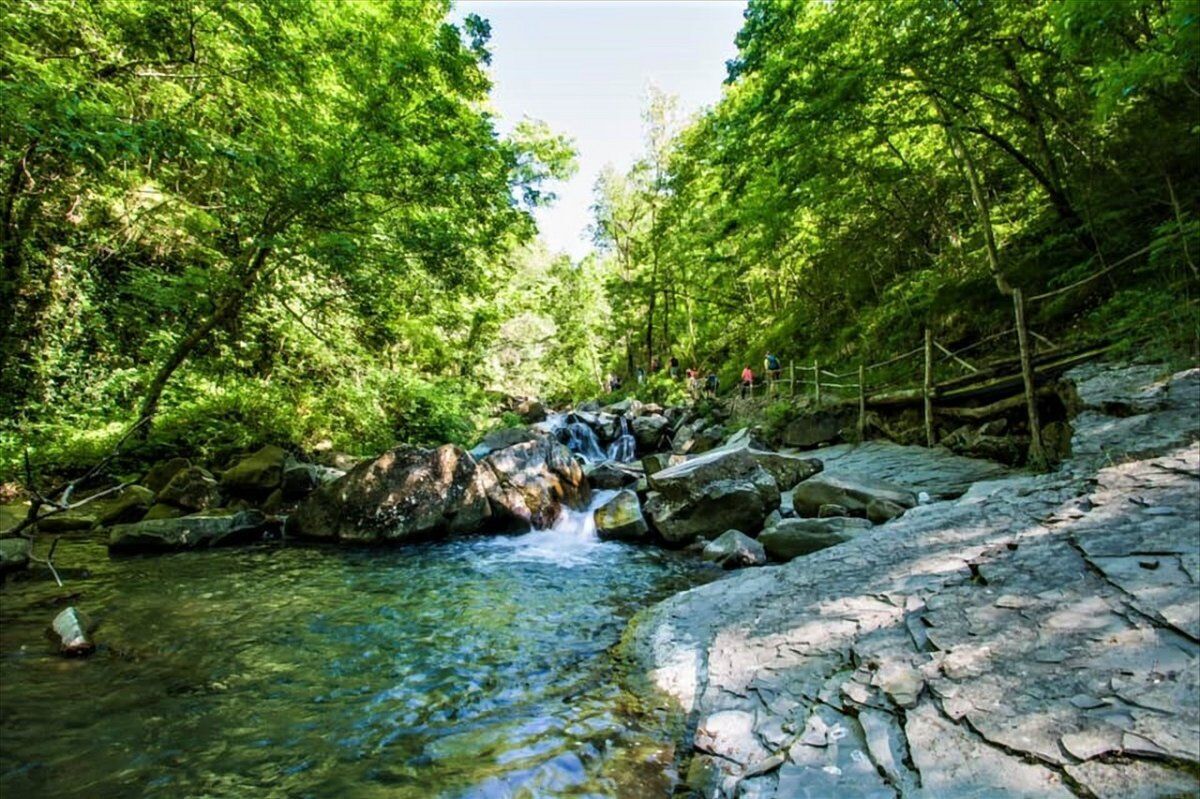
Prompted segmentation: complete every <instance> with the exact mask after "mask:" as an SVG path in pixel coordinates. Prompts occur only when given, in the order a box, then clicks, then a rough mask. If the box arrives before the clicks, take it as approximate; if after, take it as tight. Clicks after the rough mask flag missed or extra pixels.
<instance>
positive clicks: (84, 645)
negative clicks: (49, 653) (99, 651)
mask: <svg viewBox="0 0 1200 799" xmlns="http://www.w3.org/2000/svg"><path fill="white" fill-rule="evenodd" d="M89 624H90V622H89V621H88V618H87V616H85V615H83V614H82V613H80V612H79V611H78V610H76V609H75V608H74V607H69V608H67V609H65V610H64V611H63V612H62V613H59V614H58V615H57V616H55V617H54V623H53V625H52V626H53V628H54V632H55V633H56V634H57V635H58V637H59V638H60V639H61V643H60V644H59V648H58V651H59V652H60V653H61V654H63V655H66V656H68V657H71V656H74V655H90V654H91V653H92V651H93V650H95V648H96V645H95V644H93V643H92V642H91V640H90V639H89V638H88V637H87V628H88V626H89Z"/></svg>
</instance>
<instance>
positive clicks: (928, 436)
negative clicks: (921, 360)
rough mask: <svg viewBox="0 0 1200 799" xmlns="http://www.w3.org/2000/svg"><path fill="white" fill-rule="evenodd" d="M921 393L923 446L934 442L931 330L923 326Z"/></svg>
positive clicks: (930, 445) (929, 445) (931, 444)
mask: <svg viewBox="0 0 1200 799" xmlns="http://www.w3.org/2000/svg"><path fill="white" fill-rule="evenodd" d="M921 393H922V395H924V397H925V446H927V447H932V446H933V445H934V444H935V443H936V442H935V441H934V436H933V331H932V330H930V329H929V328H928V327H927V328H925V382H924V385H923V390H922V392H921Z"/></svg>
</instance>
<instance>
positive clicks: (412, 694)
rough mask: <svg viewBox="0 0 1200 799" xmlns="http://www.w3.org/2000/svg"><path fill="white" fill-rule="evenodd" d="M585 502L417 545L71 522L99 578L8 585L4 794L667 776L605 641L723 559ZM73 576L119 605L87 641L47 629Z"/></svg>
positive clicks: (570, 783)
mask: <svg viewBox="0 0 1200 799" xmlns="http://www.w3.org/2000/svg"><path fill="white" fill-rule="evenodd" d="M589 517H590V514H577V515H574V516H572V517H570V518H568V519H566V520H564V521H563V522H562V523H561V524H562V525H563V526H562V527H560V528H559V529H557V530H551V531H543V532H536V533H530V534H528V535H526V536H519V537H515V538H477V539H468V540H462V541H457V542H451V543H446V544H437V545H432V544H431V545H420V546H412V547H405V548H399V549H358V550H354V549H351V550H345V549H332V548H295V547H279V548H266V547H263V548H255V549H246V550H226V551H217V552H199V553H189V554H184V555H176V556H167V557H157V558H133V559H121V560H114V561H109V560H108V559H107V558H106V556H105V554H104V550H103V548H102V547H100V546H99V545H98V544H96V543H87V542H79V541H72V542H69V543H68V542H65V541H64V543H63V544H62V545H60V548H59V555H58V560H61V562H62V564H63V565H64V566H66V567H68V568H78V569H84V568H91V569H92V574H91V576H90V577H83V576H82V574H81V575H80V576H79V577H78V578H77V579H75V580H72V581H71V582H69V583H68V586H67V589H66V590H65V591H63V590H59V589H56V588H55V587H54V586H53V583H49V584H47V583H46V582H44V581H37V582H25V583H21V584H16V585H9V586H6V587H5V588H3V589H2V592H0V744H2V745H0V795H3V796H5V797H10V796H11V797H22V796H39V797H43V796H63V797H74V796H78V797H84V796H87V797H94V796H105V797H121V796H130V797H133V796H138V797H141V796H145V797H160V796H161V797H167V796H170V797H177V796H201V795H203V796H213V797H242V796H248V795H254V796H269V797H274V796H279V797H284V796H287V797H385V796H386V797H390V798H391V799H397V798H399V799H406V798H407V797H414V798H415V797H422V798H423V797H429V796H445V797H500V796H523V797H524V796H529V797H533V796H571V797H581V796H618V795H632V796H642V795H645V796H654V795H664V794H665V792H666V791H667V790H668V787H667V784H666V782H665V781H664V778H663V776H662V774H663V771H664V769H665V768H666V767H667V766H669V762H670V757H669V754H667V753H664V738H663V734H662V732H661V731H660V730H658V729H656V728H655V725H654V724H653V723H651V722H649V721H648V720H645V719H642V718H638V717H636V716H634V715H632V714H630V713H628V712H626V711H625V710H624V709H623V707H624V704H625V701H626V698H625V697H624V696H623V695H622V693H621V692H620V691H619V690H618V688H617V686H616V684H615V681H614V678H613V664H612V662H611V660H610V658H609V656H608V653H607V650H608V649H609V648H610V647H611V646H612V645H613V644H614V643H615V642H616V641H617V639H618V638H619V636H620V633H621V631H622V629H623V627H624V624H625V622H626V621H627V619H628V618H629V617H630V616H631V615H632V614H633V612H635V611H636V610H637V609H638V608H639V607H642V606H644V605H645V604H647V603H649V602H652V601H654V600H656V599H658V598H660V597H662V596H665V595H666V594H668V593H671V592H673V591H676V590H680V589H682V588H685V587H687V586H689V585H692V584H695V583H696V582H698V581H702V580H706V579H710V578H711V577H712V576H714V575H713V573H712V572H709V571H707V570H704V569H703V568H702V567H701V566H700V565H698V564H696V563H695V562H694V561H691V560H689V559H686V558H684V557H682V556H679V555H676V554H674V553H668V552H662V551H658V550H654V549H641V548H634V547H630V546H627V545H624V544H615V543H612V544H609V543H599V542H597V541H596V540H595V539H594V536H593V535H591V533H590V531H588V530H587V529H586V525H587V523H588V522H587V519H588V518H589ZM580 525H582V527H581V526H580ZM555 553H557V554H555ZM68 592H78V593H80V594H81V596H79V597H78V598H77V599H76V600H74V601H75V602H76V603H77V604H79V605H80V606H81V607H82V608H84V609H85V610H87V611H89V612H91V613H93V614H94V615H95V616H97V617H98V620H99V622H100V627H99V629H98V631H97V634H96V637H97V639H98V641H99V642H100V644H101V650H100V651H99V652H98V653H97V655H95V656H94V657H93V658H91V659H90V660H87V661H67V660H63V659H60V658H58V657H57V656H56V655H55V654H53V649H52V646H51V645H50V644H49V643H48V642H47V641H46V639H45V638H44V637H43V635H44V628H45V626H46V624H47V623H48V621H49V619H50V618H52V617H53V615H54V613H55V607H56V606H55V598H56V597H58V596H61V595H63V594H65V593H68Z"/></svg>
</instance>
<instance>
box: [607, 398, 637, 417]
mask: <svg viewBox="0 0 1200 799" xmlns="http://www.w3.org/2000/svg"><path fill="white" fill-rule="evenodd" d="M603 410H604V412H605V413H611V414H615V415H617V416H626V417H629V418H632V417H634V416H637V415H638V413H640V412H641V410H642V403H640V402H638V401H637V400H635V399H634V398H633V397H626V398H625V399H623V400H621V401H620V402H614V403H613V404H611V405H606V406H604V408H603Z"/></svg>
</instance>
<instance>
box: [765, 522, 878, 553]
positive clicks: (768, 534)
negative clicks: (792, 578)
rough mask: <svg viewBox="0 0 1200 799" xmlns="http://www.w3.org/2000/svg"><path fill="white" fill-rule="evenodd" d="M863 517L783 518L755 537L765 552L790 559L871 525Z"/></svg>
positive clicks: (865, 529) (829, 545)
mask: <svg viewBox="0 0 1200 799" xmlns="http://www.w3.org/2000/svg"><path fill="white" fill-rule="evenodd" d="M871 526H872V525H871V523H870V522H869V521H867V520H866V519H856V518H853V517H850V516H832V517H829V518H826V519H783V520H781V521H780V522H779V523H778V524H776V525H775V526H773V527H771V528H770V529H768V530H764V531H763V532H762V534H761V535H760V536H759V537H758V541H759V543H760V544H762V545H763V548H764V549H765V550H766V551H767V554H768V555H770V556H771V557H772V558H775V559H776V560H791V559H792V558H795V557H799V556H800V555H807V554H809V553H811V552H816V551H817V550H820V549H825V548H827V547H831V546H834V545H836V544H841V543H843V542H845V541H849V540H850V539H852V538H854V537H855V536H859V535H862V534H863V533H865V532H867V531H868V530H870V529H871Z"/></svg>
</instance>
